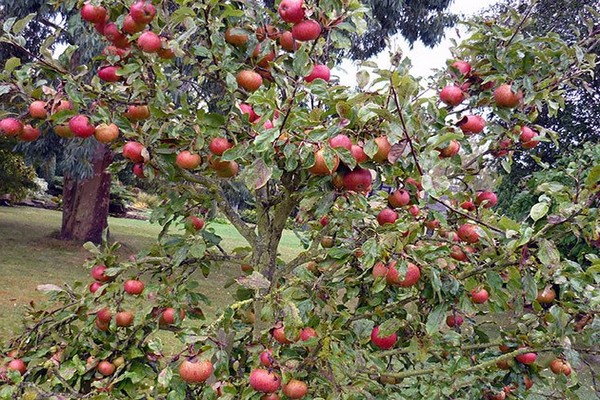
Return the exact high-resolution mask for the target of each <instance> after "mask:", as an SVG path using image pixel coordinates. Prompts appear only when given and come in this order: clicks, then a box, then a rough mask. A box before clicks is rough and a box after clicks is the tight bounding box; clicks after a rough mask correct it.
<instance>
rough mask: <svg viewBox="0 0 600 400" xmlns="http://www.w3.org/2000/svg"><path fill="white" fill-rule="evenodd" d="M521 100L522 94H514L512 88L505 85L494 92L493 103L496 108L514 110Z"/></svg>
mask: <svg viewBox="0 0 600 400" xmlns="http://www.w3.org/2000/svg"><path fill="white" fill-rule="evenodd" d="M522 99H523V92H521V91H520V90H519V91H518V92H516V93H515V92H514V91H513V90H512V86H511V85H509V84H507V83H505V84H503V85H500V86H498V87H497V88H496V90H494V101H495V102H496V105H498V107H506V108H515V107H516V106H517V105H518V104H519V102H520V101H521V100H522Z"/></svg>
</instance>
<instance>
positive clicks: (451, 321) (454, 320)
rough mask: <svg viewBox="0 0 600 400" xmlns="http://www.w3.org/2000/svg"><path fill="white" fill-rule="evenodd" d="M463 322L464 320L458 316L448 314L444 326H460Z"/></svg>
mask: <svg viewBox="0 0 600 400" xmlns="http://www.w3.org/2000/svg"><path fill="white" fill-rule="evenodd" d="M463 322H464V319H463V317H462V316H460V315H459V314H450V315H448V316H447V317H446V325H448V326H449V327H450V328H454V327H455V326H461V325H462V324H463Z"/></svg>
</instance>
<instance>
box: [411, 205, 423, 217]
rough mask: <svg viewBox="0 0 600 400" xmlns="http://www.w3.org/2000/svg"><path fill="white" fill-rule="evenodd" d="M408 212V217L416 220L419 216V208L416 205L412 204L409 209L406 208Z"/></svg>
mask: <svg viewBox="0 0 600 400" xmlns="http://www.w3.org/2000/svg"><path fill="white" fill-rule="evenodd" d="M408 212H409V213H410V215H412V216H413V217H415V218H417V217H418V216H419V214H420V213H421V210H420V209H419V206H417V205H416V204H413V205H411V206H410V207H408Z"/></svg>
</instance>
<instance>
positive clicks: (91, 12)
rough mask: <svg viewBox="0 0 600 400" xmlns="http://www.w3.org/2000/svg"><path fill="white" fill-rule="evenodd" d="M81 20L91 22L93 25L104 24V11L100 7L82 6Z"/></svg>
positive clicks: (87, 4)
mask: <svg viewBox="0 0 600 400" xmlns="http://www.w3.org/2000/svg"><path fill="white" fill-rule="evenodd" d="M81 18H82V19H83V20H84V21H87V22H91V23H93V24H97V23H100V22H104V20H105V19H106V9H105V8H104V7H101V6H93V5H91V4H89V3H86V4H84V5H83V7H81Z"/></svg>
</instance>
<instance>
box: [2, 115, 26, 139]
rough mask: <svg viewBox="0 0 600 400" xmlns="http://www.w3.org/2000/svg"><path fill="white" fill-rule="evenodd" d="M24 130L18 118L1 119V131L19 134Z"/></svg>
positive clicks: (10, 134)
mask: <svg viewBox="0 0 600 400" xmlns="http://www.w3.org/2000/svg"><path fill="white" fill-rule="evenodd" d="M22 131H23V124H22V123H21V121H19V120H18V119H16V118H10V117H9V118H4V119H3V120H1V121H0V132H2V133H4V134H5V135H6V136H17V135H19V134H21V132H22Z"/></svg>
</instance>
